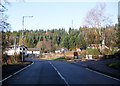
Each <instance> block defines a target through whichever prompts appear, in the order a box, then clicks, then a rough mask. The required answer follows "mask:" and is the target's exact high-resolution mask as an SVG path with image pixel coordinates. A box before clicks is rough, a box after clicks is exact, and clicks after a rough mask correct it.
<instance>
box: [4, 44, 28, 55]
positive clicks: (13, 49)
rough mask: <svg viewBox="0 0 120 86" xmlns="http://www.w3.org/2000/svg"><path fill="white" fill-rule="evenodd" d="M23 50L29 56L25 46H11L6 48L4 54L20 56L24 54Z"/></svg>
mask: <svg viewBox="0 0 120 86" xmlns="http://www.w3.org/2000/svg"><path fill="white" fill-rule="evenodd" d="M22 49H23V54H24V55H27V47H25V46H24V45H11V46H9V47H7V48H5V50H3V54H7V55H15V54H16V55H19V54H22Z"/></svg>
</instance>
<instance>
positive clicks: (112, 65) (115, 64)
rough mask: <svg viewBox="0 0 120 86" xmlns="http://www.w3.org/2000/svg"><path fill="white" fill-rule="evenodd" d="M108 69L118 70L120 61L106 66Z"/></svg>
mask: <svg viewBox="0 0 120 86" xmlns="http://www.w3.org/2000/svg"><path fill="white" fill-rule="evenodd" d="M108 66H109V67H111V68H114V69H118V70H120V59H117V60H116V61H114V62H112V63H110V64H108Z"/></svg>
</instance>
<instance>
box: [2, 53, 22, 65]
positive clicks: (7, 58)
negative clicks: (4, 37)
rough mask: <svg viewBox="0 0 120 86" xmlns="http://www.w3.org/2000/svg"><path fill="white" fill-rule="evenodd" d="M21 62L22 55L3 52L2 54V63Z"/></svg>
mask: <svg viewBox="0 0 120 86" xmlns="http://www.w3.org/2000/svg"><path fill="white" fill-rule="evenodd" d="M18 62H21V58H20V55H16V56H14V55H7V54H3V55H2V63H3V64H13V63H18Z"/></svg>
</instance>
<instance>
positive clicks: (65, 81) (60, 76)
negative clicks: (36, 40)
mask: <svg viewBox="0 0 120 86" xmlns="http://www.w3.org/2000/svg"><path fill="white" fill-rule="evenodd" d="M49 63H50V64H51V65H52V67H53V68H54V69H55V70H56V71H57V73H58V75H59V76H60V77H61V79H63V80H64V82H65V83H66V84H67V86H70V85H69V84H68V82H67V81H66V80H65V78H64V77H63V76H62V75H61V74H60V72H59V71H58V70H57V68H56V67H55V66H54V65H53V64H52V63H51V62H49Z"/></svg>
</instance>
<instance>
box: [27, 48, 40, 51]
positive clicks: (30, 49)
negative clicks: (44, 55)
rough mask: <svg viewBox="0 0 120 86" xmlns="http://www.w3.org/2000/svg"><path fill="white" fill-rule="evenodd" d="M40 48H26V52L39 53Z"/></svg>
mask: <svg viewBox="0 0 120 86" xmlns="http://www.w3.org/2000/svg"><path fill="white" fill-rule="evenodd" d="M40 50H41V48H28V51H40Z"/></svg>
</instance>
